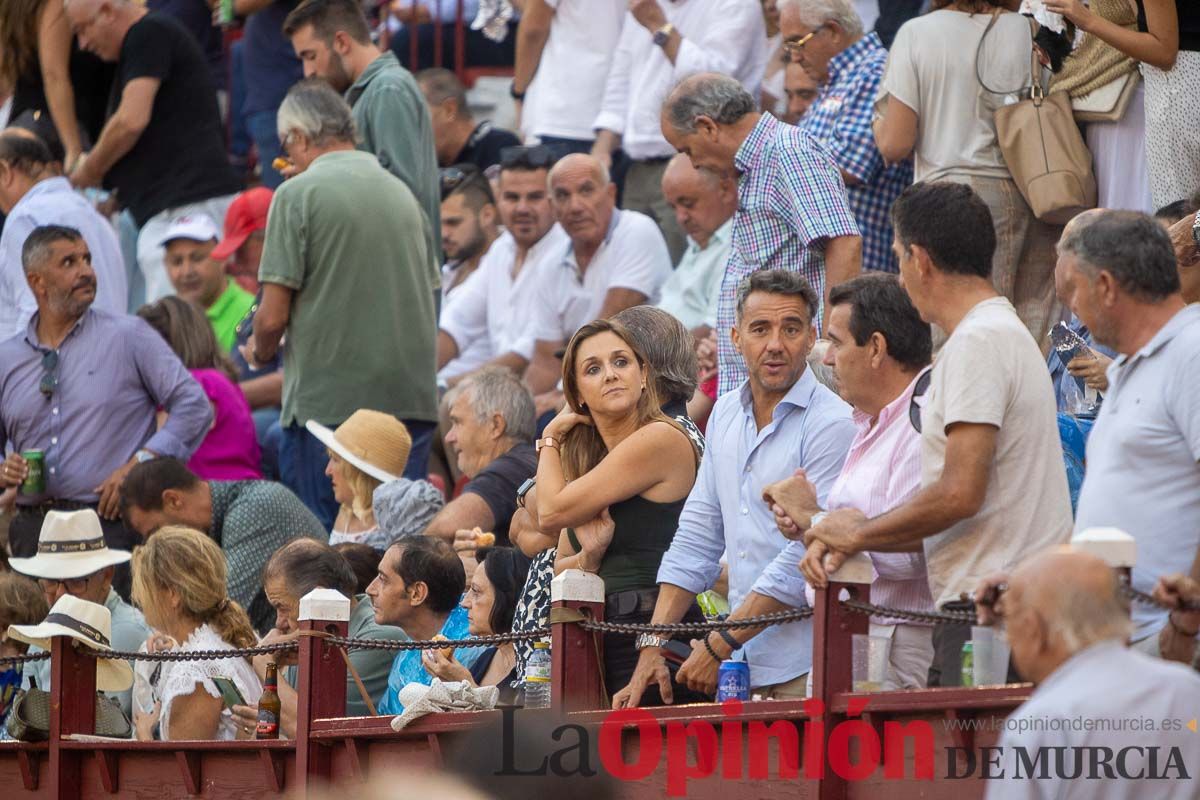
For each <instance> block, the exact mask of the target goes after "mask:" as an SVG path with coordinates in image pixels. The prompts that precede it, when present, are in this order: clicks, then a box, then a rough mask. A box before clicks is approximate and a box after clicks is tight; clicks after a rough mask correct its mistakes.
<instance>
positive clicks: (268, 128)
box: [246, 110, 283, 189]
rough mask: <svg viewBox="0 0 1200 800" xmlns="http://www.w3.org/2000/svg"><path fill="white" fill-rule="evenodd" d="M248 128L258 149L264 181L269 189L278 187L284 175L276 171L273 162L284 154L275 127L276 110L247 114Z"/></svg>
mask: <svg viewBox="0 0 1200 800" xmlns="http://www.w3.org/2000/svg"><path fill="white" fill-rule="evenodd" d="M246 128H247V129H248V130H249V131H250V137H251V138H252V139H254V146H255V147H256V148H257V149H258V163H259V166H260V167H261V168H262V183H263V186H266V187H267V188H268V189H278V188H279V184H281V183H283V176H282V175H280V174H279V173H278V172H276V171H275V168H274V167H272V166H271V162H272V161H274V160H275V159H276V158H278V157H279V156H281V155H283V150H282V149H280V147H279V132H278V131H277V130H276V128H275V112H274V111H273V110H272V111H255V112H254V113H252V114H247V115H246Z"/></svg>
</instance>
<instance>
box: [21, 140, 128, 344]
mask: <svg viewBox="0 0 1200 800" xmlns="http://www.w3.org/2000/svg"><path fill="white" fill-rule="evenodd" d="M53 161H54V157H53V156H52V155H51V153H50V150H49V148H47V147H46V145H45V144H43V143H42V142H41V141H40V140H38V139H33V138H29V136H27V135H25V134H20V133H16V132H14V131H6V132H5V133H4V134H3V135H0V211H3V212H4V213H5V214H7V215H8V219H7V220H6V221H5V223H4V233H3V235H0V341H2V340H4V339H8V338H9V337H11V336H16V335H17V334H19V333H22V332H23V331H24V330H25V326H26V325H27V324H28V323H29V318H30V317H31V316H33V312H35V311H37V302H36V301H35V300H34V299H33V292H31V291H30V290H29V284H28V283H26V281H25V270H24V268H23V267H22V266H21V247H22V246H23V245H24V244H25V239H26V238H27V237H28V236H29V234H30V232H32V231H33V229H34V228H37V227H39V226H42V225H66V226H69V227H72V228H75V229H77V230H78V231H79V232H80V233H81V234H83V238H84V241H85V242H87V246H88V250H90V251H91V254H92V269H93V270H94V271H95V273H96V301H95V303H94V304H93V307H95V308H100V309H103V310H104V311H108V312H110V313H113V314H124V313H125V311H126V304H127V302H128V299H127V296H126V295H127V291H128V289H127V283H126V277H125V262H124V261H123V260H122V259H121V246H120V244H119V243H118V241H117V234H116V233H115V232H114V231H113V228H112V225H110V224H109V223H108V221H107V220H106V219H104V217H102V216H100V215H99V214H98V213H96V210H95V209H94V208H92V206H91V204H90V203H88V201H87V200H85V199H84V198H83V197H82V196H80V195H78V194H76V193H75V190H74V189H72V188H71V184H70V182H69V181H68V180H67V179H66V178H64V177H62V176H61V175H59V174H58V173H57V171H56V170H55V169H54V168H53V167H52V166H51V165H52V163H53Z"/></svg>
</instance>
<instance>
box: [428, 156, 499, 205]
mask: <svg viewBox="0 0 1200 800" xmlns="http://www.w3.org/2000/svg"><path fill="white" fill-rule="evenodd" d="M438 184H439V188H440V189H441V193H442V200H446V199H447V198H448V197H450V195H452V194H454V193H455V192H457V191H458V190H460V189H462V188H464V187H466V186H473V185H476V184H478V185H479V187H480V188H484V189H486V190H487V194H488V196H489V198H490V196H491V193H492V188H491V186H490V185H488V183H487V176H486V175H484V174H483V173H482V172H480V171H479V167H477V166H475V165H474V164H460V165H457V166H453V167H442V168H441V169H439V170H438ZM489 202H491V201H490V200H489Z"/></svg>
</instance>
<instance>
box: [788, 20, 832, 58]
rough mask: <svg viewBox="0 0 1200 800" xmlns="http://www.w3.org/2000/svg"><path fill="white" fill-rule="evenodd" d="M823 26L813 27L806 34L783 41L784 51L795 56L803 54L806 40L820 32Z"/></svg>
mask: <svg viewBox="0 0 1200 800" xmlns="http://www.w3.org/2000/svg"><path fill="white" fill-rule="evenodd" d="M824 27H825V26H824V25H822V26H821V27H820V28H813V29H812V30H811V31H809V32H808V34H807V35H806V36H801V37H800V38H799V39H794V40H793V39H788V40H787V41H785V42H784V43H783V50H784V52H785V53H787V54H788V55H789V56H795V57H797V58H798V57H800V56H802V55H804V45H806V44H808V40H809V39H811V38H813V37H814V36H816V35H817V34H818V33H820V32H821V28H824Z"/></svg>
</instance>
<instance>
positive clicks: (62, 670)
mask: <svg viewBox="0 0 1200 800" xmlns="http://www.w3.org/2000/svg"><path fill="white" fill-rule="evenodd" d="M50 659H51V661H50V740H49V745H50V794H51V795H52V796H54V797H64V798H65V797H72V798H74V797H79V796H80V794H82V791H83V784H82V776H81V771H80V770H81V758H82V756H81V755H80V754H79V753H74V752H71V751H69V750H65V749H64V748H63V747H62V737H64V736H67V735H69V734H72V733H89V734H90V733H95V731H96V660H95V659H94V658H92V657H91V656H90V655H85V654H84V653H82V652H80V650H79V649H77V648H76V646H75V640H74V639H71V638H70V637H67V636H55V637H53V638H52V639H51V640H50Z"/></svg>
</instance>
